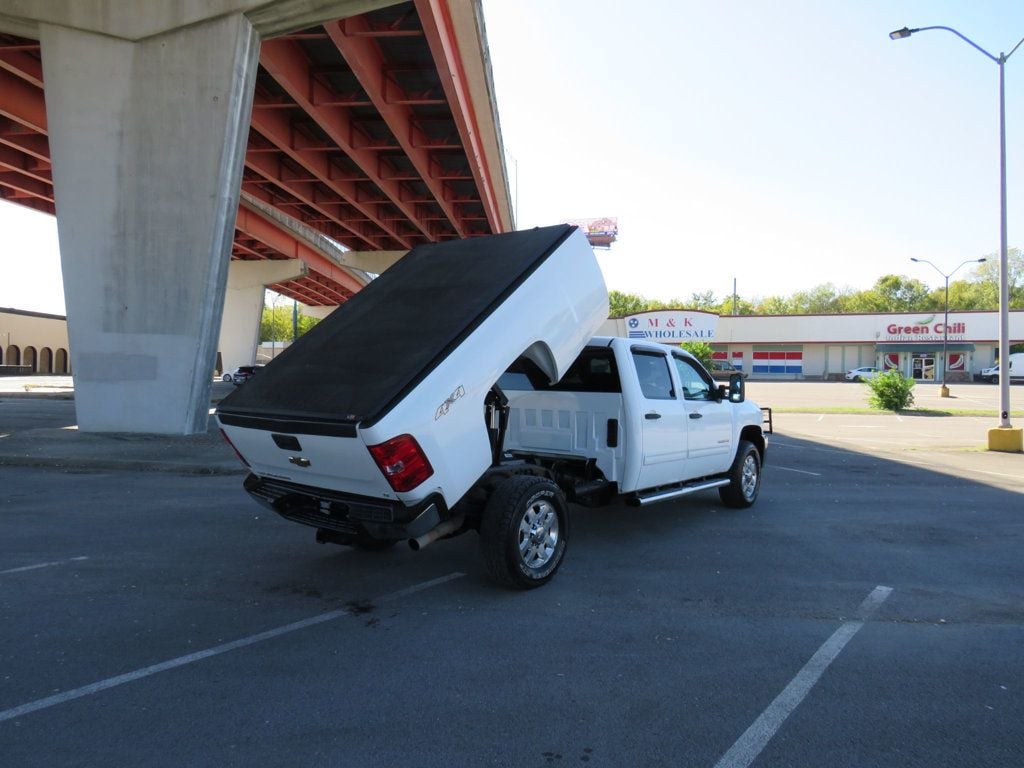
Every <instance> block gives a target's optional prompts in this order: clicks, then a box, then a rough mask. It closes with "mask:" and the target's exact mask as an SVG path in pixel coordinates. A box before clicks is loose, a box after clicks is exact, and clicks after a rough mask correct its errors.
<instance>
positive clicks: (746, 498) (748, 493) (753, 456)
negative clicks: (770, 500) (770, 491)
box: [718, 440, 761, 509]
mask: <svg viewBox="0 0 1024 768" xmlns="http://www.w3.org/2000/svg"><path fill="white" fill-rule="evenodd" d="M760 490H761V454H760V453H758V451H757V448H756V447H755V446H754V444H753V443H749V442H747V441H746V440H740V445H739V448H738V449H737V450H736V458H735V459H733V462H732V467H731V468H730V469H729V484H728V485H725V486H722V487H721V488H719V489H718V495H719V497H720V498H721V499H722V503H724V504H725V505H726V506H727V507H734V508H736V509H744V508H746V507H749V506H751V505H752V504H753V503H754V502H755V501H757V494H758V492H759V491H760Z"/></svg>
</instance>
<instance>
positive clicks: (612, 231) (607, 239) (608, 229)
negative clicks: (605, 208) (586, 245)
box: [562, 216, 619, 248]
mask: <svg viewBox="0 0 1024 768" xmlns="http://www.w3.org/2000/svg"><path fill="white" fill-rule="evenodd" d="M562 223H563V224H571V225H572V226H574V227H579V228H580V230H581V231H582V232H583V234H584V235H586V236H587V240H589V241H590V245H591V246H593V247H595V248H608V247H610V246H611V244H612V243H614V242H615V239H616V238H617V237H618V234H619V220H618V219H617V218H615V217H614V216H605V217H604V218H601V219H566V220H565V221H563V222H562Z"/></svg>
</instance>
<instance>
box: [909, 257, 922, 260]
mask: <svg viewBox="0 0 1024 768" xmlns="http://www.w3.org/2000/svg"><path fill="white" fill-rule="evenodd" d="M910 260H911V261H921V260H920V259H915V258H914V257H913V256H911V257H910Z"/></svg>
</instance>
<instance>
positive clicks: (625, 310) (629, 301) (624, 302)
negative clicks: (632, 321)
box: [608, 291, 650, 317]
mask: <svg viewBox="0 0 1024 768" xmlns="http://www.w3.org/2000/svg"><path fill="white" fill-rule="evenodd" d="M649 304H650V302H649V301H648V300H647V299H645V298H644V297H643V296H638V295H637V294H635V293H623V292H622V291H608V316H609V317H626V316H627V315H635V314H636V313H637V312H645V311H646V310H648V309H650V306H649Z"/></svg>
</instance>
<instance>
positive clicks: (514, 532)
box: [480, 475, 569, 589]
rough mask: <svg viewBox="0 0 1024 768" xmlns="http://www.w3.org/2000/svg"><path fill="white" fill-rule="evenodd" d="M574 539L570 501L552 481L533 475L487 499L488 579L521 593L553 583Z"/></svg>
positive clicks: (483, 531)
mask: <svg viewBox="0 0 1024 768" xmlns="http://www.w3.org/2000/svg"><path fill="white" fill-rule="evenodd" d="M531 531H532V535H531ZM568 538H569V506H568V504H567V503H566V501H565V496H564V495H563V494H562V491H561V489H559V487H558V486H557V485H555V484H554V483H553V482H551V481H550V480H547V479H545V478H542V477H535V476H533V475H520V476H517V477H510V478H508V479H507V480H505V481H503V482H502V483H501V485H499V486H498V487H497V488H496V489H495V490H494V492H493V493H492V494H491V497H490V498H489V499H488V500H487V506H486V507H484V513H483V517H482V518H481V520H480V547H481V549H482V550H483V556H484V564H485V565H486V567H487V572H488V574H490V576H491V578H493V579H494V580H495V581H497V582H498V583H499V584H503V585H505V586H509V587H516V588H517V589H533V588H535V587H539V586H541V585H543V584H546V583H547V582H548V581H550V580H551V578H552V577H553V576H554V575H555V572H556V571H557V570H558V567H559V566H560V565H561V564H562V560H563V558H564V557H565V549H566V546H567V544H568Z"/></svg>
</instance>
